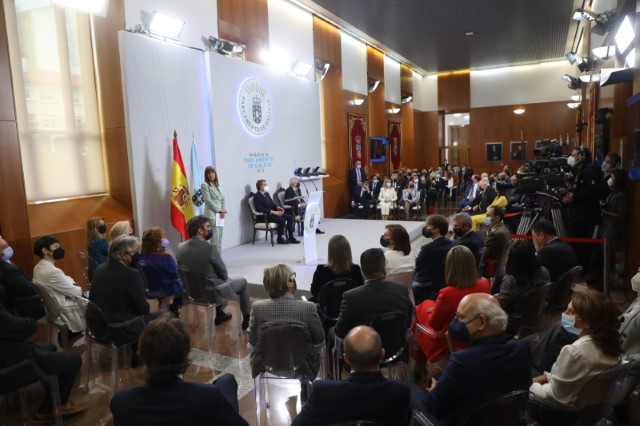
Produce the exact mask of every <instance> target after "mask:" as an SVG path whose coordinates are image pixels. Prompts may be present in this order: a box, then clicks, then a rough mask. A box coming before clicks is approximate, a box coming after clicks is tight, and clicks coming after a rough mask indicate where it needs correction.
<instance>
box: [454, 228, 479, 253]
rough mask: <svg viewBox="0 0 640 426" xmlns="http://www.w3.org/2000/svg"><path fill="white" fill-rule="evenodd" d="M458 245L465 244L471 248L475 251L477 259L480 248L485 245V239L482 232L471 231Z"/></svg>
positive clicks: (472, 251)
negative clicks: (481, 234)
mask: <svg viewBox="0 0 640 426" xmlns="http://www.w3.org/2000/svg"><path fill="white" fill-rule="evenodd" d="M458 245H459V246H465V247H466V248H468V249H469V250H471V253H473V255H474V256H476V259H477V258H478V257H477V256H478V253H480V250H482V248H483V247H484V241H483V239H482V237H481V236H480V234H478V233H477V232H475V231H469V232H467V233H466V234H465V235H463V236H462V238H460V239H459V240H458Z"/></svg>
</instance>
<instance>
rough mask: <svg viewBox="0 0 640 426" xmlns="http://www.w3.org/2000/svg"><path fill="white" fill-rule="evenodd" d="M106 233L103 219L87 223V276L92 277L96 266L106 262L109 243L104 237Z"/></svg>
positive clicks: (94, 218)
mask: <svg viewBox="0 0 640 426" xmlns="http://www.w3.org/2000/svg"><path fill="white" fill-rule="evenodd" d="M106 233H107V225H106V224H105V223H104V218H102V217H99V216H96V217H92V218H91V219H89V220H88V221H87V254H88V255H89V258H90V260H89V264H88V271H87V272H88V275H89V279H91V277H93V271H95V270H96V266H98V265H102V264H103V263H104V262H106V261H107V256H108V255H109V242H108V241H107V239H106V238H105V237H104V236H105V235H106Z"/></svg>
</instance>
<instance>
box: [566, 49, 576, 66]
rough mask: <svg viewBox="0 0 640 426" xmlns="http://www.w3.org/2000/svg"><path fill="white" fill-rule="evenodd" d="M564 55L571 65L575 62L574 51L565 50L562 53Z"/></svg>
mask: <svg viewBox="0 0 640 426" xmlns="http://www.w3.org/2000/svg"><path fill="white" fill-rule="evenodd" d="M564 57H565V58H567V61H569V63H570V64H571V65H573V64H575V63H576V52H567V53H565V54H564Z"/></svg>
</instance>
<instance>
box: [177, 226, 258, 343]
mask: <svg viewBox="0 0 640 426" xmlns="http://www.w3.org/2000/svg"><path fill="white" fill-rule="evenodd" d="M187 232H188V233H189V237H190V238H189V240H188V241H185V242H183V243H180V244H179V245H178V252H177V256H176V257H177V258H178V266H179V267H180V268H183V267H186V268H187V269H189V270H190V271H192V272H196V273H199V274H202V275H204V276H205V278H206V279H207V282H208V283H209V284H210V285H208V286H207V290H211V289H213V290H214V291H211V292H210V293H211V294H212V300H211V301H212V302H214V303H215V304H216V311H217V315H216V320H215V323H216V325H218V324H221V323H223V322H225V321H228V320H230V319H231V314H227V313H225V312H224V311H223V309H224V307H225V306H226V305H227V300H226V298H225V297H224V291H225V290H229V289H230V290H232V291H233V292H234V293H236V294H237V295H238V296H239V299H240V310H241V311H242V317H243V318H242V329H243V330H246V329H247V328H248V327H249V313H250V312H251V306H250V304H249V291H248V289H247V280H246V279H244V278H229V275H228V273H227V267H226V266H225V264H224V262H223V261H222V257H221V256H220V252H219V251H218V249H217V248H216V246H214V245H213V244H209V243H208V242H207V241H208V240H210V239H211V236H212V235H213V229H212V228H211V224H210V223H209V218H207V217H206V216H203V215H200V216H194V217H192V218H191V219H189V222H188V223H187Z"/></svg>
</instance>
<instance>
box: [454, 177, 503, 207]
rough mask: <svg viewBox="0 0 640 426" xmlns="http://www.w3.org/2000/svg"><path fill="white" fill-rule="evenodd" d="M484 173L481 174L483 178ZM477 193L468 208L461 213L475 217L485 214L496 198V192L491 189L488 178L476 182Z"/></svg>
mask: <svg viewBox="0 0 640 426" xmlns="http://www.w3.org/2000/svg"><path fill="white" fill-rule="evenodd" d="M485 174H486V173H483V176H484V175H485ZM478 191H479V193H476V197H475V198H474V199H473V201H472V202H470V203H469V205H468V206H466V207H465V208H463V209H462V211H465V212H468V213H469V214H470V215H472V216H473V215H476V214H480V213H486V211H487V208H488V207H489V205H491V203H492V202H493V200H494V199H495V198H496V191H495V190H494V189H493V188H492V187H491V184H490V183H489V177H483V178H482V179H480V182H478Z"/></svg>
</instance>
